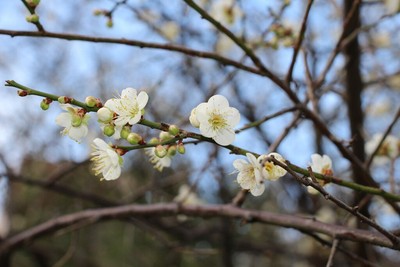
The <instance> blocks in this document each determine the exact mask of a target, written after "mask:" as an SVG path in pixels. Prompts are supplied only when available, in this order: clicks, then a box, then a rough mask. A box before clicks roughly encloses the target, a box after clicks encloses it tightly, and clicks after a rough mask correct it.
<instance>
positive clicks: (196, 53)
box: [0, 29, 276, 81]
mask: <svg viewBox="0 0 400 267" xmlns="http://www.w3.org/2000/svg"><path fill="white" fill-rule="evenodd" d="M0 35H9V36H11V37H16V36H29V37H37V38H56V39H62V40H68V41H85V42H92V43H107V44H120V45H127V46H135V47H140V48H151V49H161V50H167V51H174V52H179V53H182V54H185V55H190V56H194V57H200V58H207V59H213V60H215V61H218V62H219V63H221V64H223V65H228V66H233V67H236V68H238V69H241V70H245V71H248V72H251V73H254V74H258V75H261V76H265V77H269V75H268V74H266V73H264V72H263V71H260V70H258V69H256V68H253V67H249V66H246V65H244V64H241V63H239V62H237V61H235V60H232V59H229V58H226V57H222V56H220V55H218V54H215V53H212V52H206V51H198V50H193V49H189V48H186V47H183V46H179V45H172V44H158V43H150V42H142V41H137V40H131V39H125V38H120V39H118V38H107V37H94V36H87V35H79V34H68V33H55V32H33V31H12V30H3V29H0ZM269 78H270V77H269ZM271 80H272V79H271ZM275 80H276V79H275ZM273 81H274V80H273Z"/></svg>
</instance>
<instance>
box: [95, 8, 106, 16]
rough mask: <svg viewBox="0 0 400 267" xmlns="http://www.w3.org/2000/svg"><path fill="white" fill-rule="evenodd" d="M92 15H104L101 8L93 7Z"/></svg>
mask: <svg viewBox="0 0 400 267" xmlns="http://www.w3.org/2000/svg"><path fill="white" fill-rule="evenodd" d="M93 15H95V16H100V15H104V10H102V9H95V10H93Z"/></svg>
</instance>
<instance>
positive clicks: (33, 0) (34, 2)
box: [25, 0, 40, 8]
mask: <svg viewBox="0 0 400 267" xmlns="http://www.w3.org/2000/svg"><path fill="white" fill-rule="evenodd" d="M25 2H26V3H27V4H28V6H30V7H32V8H35V7H37V6H38V5H39V3H40V0H25Z"/></svg>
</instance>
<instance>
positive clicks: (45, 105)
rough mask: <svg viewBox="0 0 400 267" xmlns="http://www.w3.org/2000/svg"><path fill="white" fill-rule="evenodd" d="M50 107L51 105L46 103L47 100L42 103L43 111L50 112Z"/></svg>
mask: <svg viewBox="0 0 400 267" xmlns="http://www.w3.org/2000/svg"><path fill="white" fill-rule="evenodd" d="M49 107H50V103H48V101H46V99H43V100H42V102H40V108H41V109H43V110H48V109H49Z"/></svg>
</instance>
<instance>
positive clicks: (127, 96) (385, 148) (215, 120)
mask: <svg viewBox="0 0 400 267" xmlns="http://www.w3.org/2000/svg"><path fill="white" fill-rule="evenodd" d="M148 100H149V96H148V95H147V93H146V92H144V91H141V92H139V93H138V92H137V90H136V89H133V88H126V89H124V90H122V93H121V96H120V97H118V98H111V99H109V100H107V101H106V102H105V104H104V105H102V104H101V102H100V100H98V99H96V98H94V97H87V98H86V101H85V103H86V105H87V106H88V107H89V108H92V107H97V108H98V109H97V117H98V123H99V124H100V127H101V129H102V130H103V134H104V135H106V136H108V137H112V138H114V139H125V140H126V141H128V142H129V143H130V144H132V145H146V146H145V147H144V150H145V153H146V154H147V155H148V156H149V160H150V162H151V163H152V164H153V165H154V168H155V169H157V170H158V171H162V170H163V169H164V168H167V167H170V166H171V163H172V158H173V157H174V156H175V155H176V154H177V153H180V154H184V153H185V147H184V146H183V142H182V139H183V138H186V137H181V136H180V133H182V130H180V129H179V128H178V127H177V126H175V125H170V126H168V132H166V131H161V132H160V134H159V137H158V138H152V139H151V140H149V141H148V142H147V143H146V142H145V140H144V138H143V137H142V136H140V135H139V134H137V133H135V132H132V131H131V130H132V126H133V125H135V124H137V123H139V122H140V121H141V120H142V118H143V115H144V113H145V110H144V109H145V107H146V105H147V103H148ZM59 102H60V103H62V104H61V108H62V109H63V110H65V111H66V112H64V113H61V114H60V115H58V116H57V118H56V123H57V124H58V125H60V126H62V127H64V129H63V130H62V131H61V133H62V134H63V135H68V136H69V137H70V138H71V139H73V140H75V141H77V142H80V141H81V140H82V138H84V137H85V136H86V135H87V133H88V120H89V115H87V114H86V110H85V109H83V108H75V107H73V106H72V105H71V104H69V103H71V102H72V101H71V99H70V98H68V97H60V98H59ZM189 121H190V123H191V124H192V126H194V127H196V128H199V130H200V133H201V134H202V135H203V136H204V137H208V138H211V139H212V140H213V141H214V142H215V143H217V144H219V145H221V146H227V145H230V144H232V143H233V142H234V141H235V129H234V128H235V127H236V126H237V124H238V123H239V121H240V114H239V111H238V110H237V109H236V108H233V107H230V106H229V102H228V100H227V99H226V98H225V97H224V96H222V95H214V96H212V97H211V98H210V99H209V100H208V101H207V102H204V103H200V104H199V105H197V106H196V107H195V108H194V109H192V111H191V114H190V117H189ZM379 140H381V139H379V138H378V137H375V139H374V143H371V144H367V146H368V148H370V149H372V148H376V143H377V142H378V141H379ZM394 144H396V146H395V145H394ZM398 144H399V142H398V140H397V139H396V140H395V139H394V138H393V137H390V136H389V137H388V138H386V140H385V143H384V144H383V145H382V146H381V148H380V150H379V152H378V155H387V156H391V157H397V156H398V153H399V150H398V149H399V146H398ZM92 147H93V150H94V151H93V152H92V154H91V156H92V158H91V160H92V161H93V171H94V173H95V175H101V176H102V179H104V180H115V179H118V178H119V177H120V175H121V172H122V171H121V169H122V166H123V158H122V156H123V155H124V154H125V153H126V152H127V151H126V150H125V149H122V148H121V147H120V148H118V147H117V146H113V145H110V144H107V143H106V142H105V141H103V140H102V139H100V138H96V139H94V141H93V145H92ZM246 157H247V161H246V160H244V159H237V160H235V161H234V162H233V166H234V167H235V169H236V172H237V173H238V175H237V179H236V180H237V182H238V183H239V185H240V186H241V187H242V188H243V189H246V190H249V191H250V193H251V194H252V195H254V196H259V195H261V194H262V193H263V192H264V191H265V184H264V182H265V181H266V180H267V181H275V180H277V179H279V178H280V177H282V176H284V175H285V174H286V172H287V171H286V169H285V168H283V167H282V166H279V165H277V164H276V162H275V161H273V160H271V158H274V159H275V160H277V161H279V162H281V163H283V164H285V159H284V158H283V157H282V156H281V155H280V154H278V153H275V152H274V153H270V154H264V155H261V156H259V157H258V158H256V157H255V156H254V155H253V154H251V153H247V154H246ZM311 159H312V162H311V163H310V167H311V168H312V170H313V172H316V173H320V174H323V175H332V173H333V171H332V161H331V159H330V158H329V157H328V156H327V155H323V156H321V155H318V154H313V155H312V156H311ZM318 182H319V184H320V185H321V186H324V185H325V182H324V181H322V180H318ZM308 190H309V192H310V193H315V192H316V191H315V189H313V188H312V187H308Z"/></svg>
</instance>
